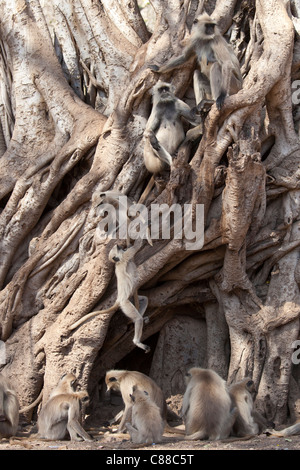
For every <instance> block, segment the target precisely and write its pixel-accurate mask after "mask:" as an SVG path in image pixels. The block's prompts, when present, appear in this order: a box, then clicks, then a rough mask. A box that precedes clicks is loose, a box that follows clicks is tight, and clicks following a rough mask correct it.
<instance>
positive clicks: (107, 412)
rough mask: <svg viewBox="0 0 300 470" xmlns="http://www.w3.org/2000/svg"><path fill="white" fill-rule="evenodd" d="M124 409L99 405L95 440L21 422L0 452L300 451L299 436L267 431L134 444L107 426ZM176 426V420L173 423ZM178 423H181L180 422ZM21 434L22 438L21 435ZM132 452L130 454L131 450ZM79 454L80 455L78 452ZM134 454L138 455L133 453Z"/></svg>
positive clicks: (175, 407)
mask: <svg viewBox="0 0 300 470" xmlns="http://www.w3.org/2000/svg"><path fill="white" fill-rule="evenodd" d="M181 402H182V396H181V395H174V396H173V397H172V398H170V399H169V400H167V403H168V406H169V408H170V409H171V410H172V411H173V413H175V415H174V416H175V417H176V416H177V417H178V414H179V410H180V408H181ZM122 408H123V404H122V401H121V402H120V404H119V406H114V405H106V406H104V407H103V406H102V407H99V410H98V411H97V410H96V411H95V412H94V414H93V415H91V416H89V417H87V419H86V422H85V425H84V428H85V430H86V431H87V432H88V433H89V434H90V435H91V436H92V437H93V439H94V440H93V441H92V442H84V441H82V442H71V441H70V440H63V441H48V440H44V439H37V438H36V433H37V427H36V425H34V424H31V425H29V424H24V425H23V426H22V425H20V428H19V432H18V435H17V437H12V438H10V439H0V451H1V450H9V451H12V450H47V451H53V450H54V451H59V450H69V451H71V450H75V451H76V450H77V451H83V450H89V451H91V450H102V451H108V452H103V454H105V455H107V454H108V455H110V454H109V451H111V454H112V455H113V454H117V451H120V452H121V453H122V451H127V453H128V451H138V450H147V451H151V453H157V452H159V451H170V452H171V453H174V452H179V453H181V454H182V453H184V454H186V453H187V452H185V451H189V452H188V453H189V454H190V453H193V452H194V453H195V454H196V453H197V452H198V451H201V450H202V451H203V450H210V451H220V450H224V451H226V450H229V451H233V450H246V451H249V450H300V435H299V436H291V437H290V438H278V437H269V436H267V435H265V434H261V435H259V436H256V437H254V438H251V439H249V440H236V439H233V440H232V441H231V440H229V441H228V442H227V441H226V442H222V441H187V440H184V436H181V435H178V434H170V433H165V434H164V436H163V441H162V442H160V443H157V444H152V445H135V444H132V443H131V441H130V436H129V434H118V433H116V430H117V425H116V424H115V425H113V426H108V425H107V423H108V420H110V419H111V418H112V417H113V416H116V414H117V413H118V412H119V411H120V410H121V409H122ZM172 425H173V426H174V425H175V422H174V423H172ZM177 425H178V423H177ZM179 428H184V427H183V425H179ZM21 436H22V437H21ZM130 454H131V453H130ZM76 455H77V454H76ZM132 455H135V453H134V452H133V454H132Z"/></svg>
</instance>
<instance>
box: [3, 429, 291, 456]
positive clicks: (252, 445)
mask: <svg viewBox="0 0 300 470" xmlns="http://www.w3.org/2000/svg"><path fill="white" fill-rule="evenodd" d="M87 431H88V432H89V433H90V434H91V435H92V436H93V438H94V441H92V442H71V441H69V440H64V441H45V440H42V439H36V438H34V434H32V435H31V437H30V438H26V437H22V438H21V439H20V438H18V437H15V438H11V439H2V440H0V451H1V450H26V449H28V450H57V451H58V450H80V451H83V450H106V451H122V450H126V451H130V450H150V451H151V452H152V453H153V452H158V451H160V450H169V451H172V452H173V451H180V452H182V451H189V452H190V453H191V452H194V451H195V452H196V451H199V450H248V451H249V450H300V436H292V437H290V438H277V437H276V438H273V437H268V436H266V435H264V434H262V435H260V436H257V437H255V438H251V439H249V440H246V441H237V440H233V441H231V442H222V441H194V442H190V441H186V440H181V438H180V437H179V436H178V435H174V434H169V433H165V434H164V436H163V441H162V442H161V443H158V444H153V445H151V446H144V445H134V444H132V443H131V442H130V439H129V435H128V434H116V433H112V428H109V429H106V430H105V429H99V430H97V429H95V428H94V429H91V430H89V429H87Z"/></svg>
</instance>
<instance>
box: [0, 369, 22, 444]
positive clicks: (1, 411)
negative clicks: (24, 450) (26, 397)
mask: <svg viewBox="0 0 300 470" xmlns="http://www.w3.org/2000/svg"><path fill="white" fill-rule="evenodd" d="M18 424H19V400H18V397H17V394H16V392H15V390H14V388H13V386H12V384H11V383H10V381H9V380H8V379H7V378H6V377H5V376H4V375H3V374H0V438H2V437H11V436H15V435H16V433H17V429H18Z"/></svg>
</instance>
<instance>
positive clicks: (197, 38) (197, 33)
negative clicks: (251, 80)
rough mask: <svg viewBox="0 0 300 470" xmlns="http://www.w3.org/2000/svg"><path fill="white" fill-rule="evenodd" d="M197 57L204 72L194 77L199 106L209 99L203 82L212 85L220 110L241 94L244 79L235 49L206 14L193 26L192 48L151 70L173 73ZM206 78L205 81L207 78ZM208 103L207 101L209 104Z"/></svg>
mask: <svg viewBox="0 0 300 470" xmlns="http://www.w3.org/2000/svg"><path fill="white" fill-rule="evenodd" d="M191 57H196V58H197V61H198V63H199V66H200V68H201V72H202V74H201V73H200V71H199V70H196V71H195V73H194V90H195V98H196V104H197V105H198V104H200V103H201V101H202V100H203V99H204V98H207V97H208V96H205V95H206V88H207V85H204V82H203V78H205V77H206V78H207V79H208V80H209V84H210V91H211V96H212V99H213V100H214V101H216V105H217V108H218V109H221V108H222V106H223V104H224V100H225V98H226V96H228V95H233V94H235V93H237V92H238V91H239V90H240V89H241V88H242V81H243V80H242V75H241V71H240V65H239V61H238V59H237V57H236V55H235V54H234V52H233V50H232V48H231V46H230V45H229V44H228V43H227V42H226V40H225V39H224V38H223V36H222V35H221V33H220V30H219V28H218V26H217V25H216V23H215V22H214V20H213V19H212V18H211V17H210V16H209V15H208V14H207V13H204V14H202V15H200V16H198V17H197V18H196V19H195V21H194V24H193V27H192V31H191V36H190V38H189V41H188V44H187V45H186V47H185V48H184V49H183V52H182V54H181V55H180V56H179V57H176V58H172V59H171V60H169V61H168V62H167V63H166V64H165V65H163V66H161V67H157V66H155V65H154V66H153V65H152V66H150V68H151V69H152V70H153V71H155V72H158V73H164V72H169V71H170V70H173V69H174V68H175V67H178V66H179V65H182V64H184V63H185V62H186V61H187V60H188V59H190V58H191ZM203 75H204V77H203ZM205 101H207V100H205Z"/></svg>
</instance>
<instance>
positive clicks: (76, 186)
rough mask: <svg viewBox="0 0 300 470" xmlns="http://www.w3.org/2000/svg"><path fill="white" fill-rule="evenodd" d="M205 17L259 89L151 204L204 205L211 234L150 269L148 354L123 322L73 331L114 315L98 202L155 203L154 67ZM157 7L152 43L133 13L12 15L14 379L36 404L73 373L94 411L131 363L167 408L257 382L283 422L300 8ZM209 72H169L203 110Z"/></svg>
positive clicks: (217, 118) (291, 380) (155, 253)
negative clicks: (187, 385)
mask: <svg viewBox="0 0 300 470" xmlns="http://www.w3.org/2000/svg"><path fill="white" fill-rule="evenodd" d="M202 7H204V8H205V9H206V10H207V11H208V12H209V13H213V15H214V18H215V19H216V20H217V21H218V22H219V24H220V28H221V31H222V33H223V34H225V33H226V39H227V40H228V41H230V42H231V44H232V45H233V47H234V49H235V52H236V54H237V56H238V58H239V61H240V64H241V69H242V73H243V79H244V83H243V89H242V90H241V91H240V92H239V93H237V94H236V95H232V96H230V97H228V98H226V100H225V104H224V107H223V108H222V110H221V111H218V110H217V107H216V106H215V105H213V106H212V108H211V110H210V112H209V114H208V116H207V117H206V119H205V125H204V133H203V136H202V138H201V139H198V140H196V141H195V142H193V143H185V144H183V145H182V146H181V147H180V149H179V150H178V153H177V155H176V156H175V158H174V161H173V165H172V167H171V170H170V174H168V175H165V176H164V177H163V178H162V179H161V180H160V181H157V184H156V186H155V187H154V189H153V190H152V193H151V195H150V199H149V201H151V202H155V203H157V204H163V203H165V204H169V205H171V204H173V203H176V204H180V205H181V206H182V207H183V205H184V204H193V205H194V206H195V204H204V217H205V232H204V245H203V247H202V248H201V249H199V250H193V251H191V250H186V247H185V244H184V242H183V241H182V240H180V239H175V238H172V237H171V238H170V239H169V240H154V241H153V245H150V244H149V243H147V242H146V241H145V243H144V245H143V247H142V249H141V250H140V251H139V253H138V254H137V255H136V258H135V262H136V265H137V287H138V288H139V292H140V293H141V295H147V297H148V302H149V303H148V309H147V316H148V317H149V319H150V321H149V323H148V324H147V325H145V326H144V330H143V331H144V334H143V338H142V341H143V342H146V343H147V344H150V345H151V347H152V352H151V353H150V355H147V357H146V356H145V355H144V353H143V352H141V351H137V350H136V349H134V345H133V343H132V337H133V326H132V324H131V323H130V322H129V321H128V319H126V317H125V316H124V315H123V313H122V312H121V311H119V310H118V311H117V312H110V313H107V314H100V315H98V316H96V317H94V318H93V319H91V320H90V321H87V322H86V323H83V324H82V325H81V326H80V327H79V328H78V329H75V330H74V331H70V329H69V327H70V326H71V325H72V324H73V323H74V322H75V321H77V320H78V319H80V318H82V317H83V316H84V315H86V314H88V313H90V312H92V311H95V310H102V309H106V308H107V307H109V306H111V305H113V303H114V301H115V298H116V282H115V277H114V269H113V266H112V264H111V263H109V261H108V252H109V250H110V249H111V247H112V246H113V244H114V243H115V240H105V239H103V238H102V237H101V236H100V235H101V234H100V231H99V222H100V221H101V217H102V216H101V211H100V206H99V198H98V196H99V195H100V194H101V193H102V192H104V191H107V190H111V189H113V190H115V191H120V192H122V193H123V194H125V195H127V196H128V197H129V198H130V200H131V201H135V202H137V201H138V200H139V197H140V195H141V194H142V192H143V190H144V189H145V187H146V185H147V183H148V180H149V174H148V173H147V171H146V169H145V166H144V164H143V142H142V136H143V131H144V129H145V126H146V122H147V119H148V117H149V114H150V110H151V95H150V93H149V91H150V89H151V87H152V86H153V85H154V84H155V83H156V81H157V80H158V75H157V74H156V73H153V72H152V71H151V70H150V69H149V68H148V65H149V64H153V63H155V64H158V65H160V64H163V63H164V62H165V61H166V60H167V59H169V58H170V57H171V56H173V55H176V54H179V53H180V51H181V49H182V47H183V44H184V42H185V41H186V40H187V39H188V36H189V31H190V27H191V25H192V22H193V19H194V17H195V14H196V13H197V11H200V10H201V8H202ZM149 8H151V9H152V13H153V18H154V21H153V23H151V24H152V26H151V31H150V27H149V24H150V22H149V23H148V22H147V21H146V22H145V21H144V19H143V17H142V15H141V12H140V10H139V8H138V5H137V2H136V1H135V0H130V1H128V0H127V1H125V0H120V1H118V2H110V1H109V0H102V1H101V2H97V1H96V2H95V1H92V0H76V1H75V2H74V1H72V2H71V1H69V0H68V1H65V2H59V1H58V0H53V1H51V2H43V1H39V0H34V1H30V2H26V1H25V0H18V1H16V2H13V3H12V2H10V1H8V0H3V1H2V3H1V6H0V11H1V15H0V32H1V34H0V37H1V41H0V73H1V83H0V89H1V94H0V96H1V98H0V123H1V126H0V155H1V157H0V161H1V176H0V198H1V202H0V253H1V256H0V289H1V290H0V333H1V340H2V341H3V342H4V343H5V353H6V357H5V364H2V366H1V367H2V369H3V370H4V371H5V372H6V373H7V374H8V376H10V378H11V379H12V380H13V381H14V383H15V385H16V388H17V391H18V395H19V398H20V402H21V407H23V406H25V405H27V404H29V403H31V402H32V401H33V400H34V399H35V398H36V397H37V396H38V395H39V393H40V391H41V389H43V390H44V397H45V398H47V396H48V393H49V391H50V389H51V388H52V386H53V384H54V383H56V382H57V381H58V379H59V377H60V376H61V375H62V374H63V373H65V372H73V373H75V374H76V375H77V376H78V377H79V382H80V385H81V388H82V389H86V390H88V391H89V393H90V395H91V398H92V400H91V403H92V404H91V407H92V408H93V406H97V404H98V402H99V393H98V389H99V384H100V387H101V384H102V383H103V377H104V374H105V372H106V370H108V369H110V368H112V367H116V366H118V365H120V364H122V365H123V366H124V367H125V366H127V367H130V368H132V369H138V370H141V371H142V372H149V371H150V373H151V375H152V376H153V377H155V378H156V379H157V380H158V382H160V385H161V386H162V388H163V389H164V390H165V391H166V393H167V394H176V393H182V391H183V390H182V388H183V374H184V371H185V369H186V368H188V367H189V366H192V365H200V366H204V367H212V368H213V369H215V370H216V371H217V372H219V373H220V374H221V375H222V376H223V377H224V378H226V379H228V382H229V383H230V382H232V381H233V380H236V379H240V378H243V377H245V376H251V377H253V380H254V382H255V385H256V389H257V397H256V403H257V406H258V408H260V410H261V411H262V412H263V413H264V414H265V415H266V416H267V418H268V419H271V420H273V421H274V422H275V423H283V422H284V421H286V420H287V418H288V417H290V418H291V419H293V418H295V417H296V416H298V413H299V411H300V410H299V409H298V408H299V406H298V407H297V403H298V402H299V380H300V379H299V371H298V369H299V367H298V366H297V364H293V363H292V353H293V341H295V340H297V339H298V337H299V312H300V301H299V300H300V299H299V282H300V268H299V267H300V263H299V245H300V231H299V212H300V203H299V195H300V193H299V188H300V180H299V155H300V153H299V152H300V145H299V137H298V121H299V113H298V112H297V110H298V105H297V103H296V101H295V100H297V93H296V90H297V86H296V85H297V82H296V80H297V79H298V77H299V57H300V56H299V40H298V33H299V17H300V12H299V11H298V6H297V4H296V2H293V1H291V2H288V1H282V0H272V1H267V0H256V1H254V0H253V1H250V2H249V1H247V2H245V1H240V0H239V1H237V0H227V1H204V2H202V1H197V0H188V1H185V2H182V1H179V0H166V1H164V2H161V1H159V0H151V6H150V7H149ZM142 13H143V11H142ZM147 25H148V28H147ZM195 66H196V64H194V63H192V62H188V63H186V64H185V65H183V66H181V67H179V68H178V69H176V70H174V71H172V72H171V73H168V74H166V75H164V76H163V79H166V80H169V81H172V83H173V84H174V86H175V90H176V95H177V96H178V97H180V98H181V99H183V100H184V101H186V102H189V103H190V104H191V105H193V104H194V102H193V99H194V98H193V92H192V89H191V83H192V76H193V71H194V69H195ZM295 84H296V85H295ZM292 93H293V94H292ZM187 129H188V128H187ZM158 188H159V190H158ZM180 332H182V334H181V333H180ZM189 332H191V333H189ZM178 335H179V336H178ZM183 338H186V341H184V343H185V344H184V346H183V342H182V341H183ZM189 338H190V340H191V344H190V345H187V344H186V343H187V342H188V340H189ZM170 352H172V354H170ZM172 358H173V359H172ZM172 360H173V362H172ZM3 362H4V361H3Z"/></svg>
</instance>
